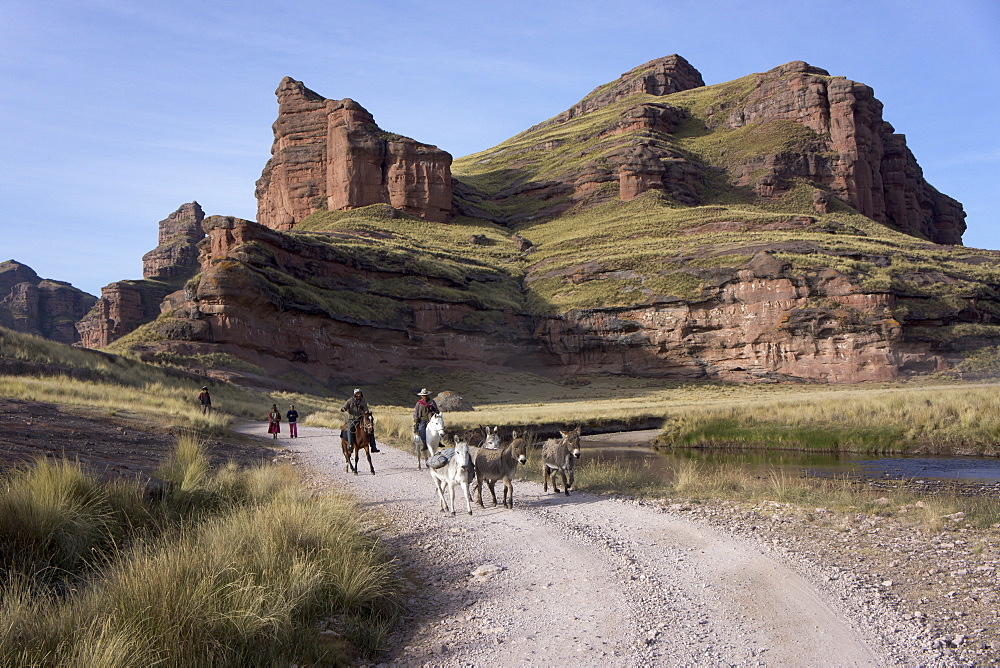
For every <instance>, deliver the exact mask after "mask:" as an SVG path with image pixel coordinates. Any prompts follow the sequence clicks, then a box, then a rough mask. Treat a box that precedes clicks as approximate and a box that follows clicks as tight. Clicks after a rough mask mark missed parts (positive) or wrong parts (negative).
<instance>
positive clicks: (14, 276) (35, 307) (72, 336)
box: [0, 260, 97, 344]
mask: <svg viewBox="0 0 1000 668" xmlns="http://www.w3.org/2000/svg"><path fill="white" fill-rule="evenodd" d="M96 300H97V297H94V296H93V295H90V294H87V293H86V292H83V291H82V290H79V289H77V288H74V287H73V286H72V285H70V284H69V283H65V282H63V281H53V280H48V279H43V278H40V277H39V276H38V274H36V273H35V272H34V270H32V269H31V267H29V266H27V265H24V264H21V263H20V262H16V261H15V260H8V261H6V262H0V327H7V328H9V329H13V330H16V331H19V332H25V333H28V334H35V335H37V336H43V337H45V338H47V339H52V340H53V341H58V342H60V343H66V344H72V343H76V342H77V341H79V336H78V335H77V332H76V329H75V328H74V325H75V324H76V322H77V321H78V320H80V319H81V318H82V317H83V316H84V315H85V314H86V313H87V311H89V310H90V308H91V306H93V304H94V302H95V301H96Z"/></svg>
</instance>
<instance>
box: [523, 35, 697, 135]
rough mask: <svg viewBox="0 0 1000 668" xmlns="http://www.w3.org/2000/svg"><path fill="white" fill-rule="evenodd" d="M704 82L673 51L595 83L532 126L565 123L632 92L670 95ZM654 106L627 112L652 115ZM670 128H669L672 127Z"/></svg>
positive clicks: (633, 93) (630, 94)
mask: <svg viewBox="0 0 1000 668" xmlns="http://www.w3.org/2000/svg"><path fill="white" fill-rule="evenodd" d="M704 85H705V82H704V80H703V79H702V78H701V72H699V71H698V70H696V69H695V68H694V67H692V66H691V63H689V62H688V61H687V60H685V59H684V58H683V57H681V56H678V55H677V54H676V53H675V54H673V55H671V56H665V57H663V58H657V59H655V60H651V61H649V62H648V63H645V64H643V65H639V66H638V67H634V68H632V69H631V70H629V71H628V72H626V73H625V74H623V75H621V77H619V78H618V80H617V81H613V82H611V83H608V84H604V85H603V86H598V87H597V88H595V89H594V90H593V91H591V92H590V94H589V95H587V97H585V98H583V99H582V100H580V101H579V102H577V103H576V104H574V105H573V106H572V107H570V108H569V109H567V110H566V111H564V112H562V113H561V114H559V115H558V116H556V117H555V118H552V119H549V120H548V121H545V122H544V123H541V124H539V125H536V126H535V127H533V128H531V129H532V130H534V129H536V128H542V127H547V126H549V125H556V124H559V123H564V122H565V121H568V120H570V119H573V118H576V117H577V116H581V115H583V114H586V113H588V112H591V111H595V110H597V109H601V108H602V107H605V106H607V105H609V104H614V103H615V102H618V101H619V100H622V99H625V98H627V97H631V96H633V95H670V94H671V93H679V92H681V91H684V90H690V89H692V88H698V87H700V86H704ZM654 108H655V105H651V106H650V108H649V109H642V110H640V111H638V113H637V112H635V111H630V112H629V115H633V116H654V117H655V116H656V115H659V112H656V111H654V113H653V114H649V113H648V112H649V111H651V110H653V109H654ZM649 125H654V126H655V125H656V123H655V122H654V123H651V124H649ZM669 131H671V132H672V130H669Z"/></svg>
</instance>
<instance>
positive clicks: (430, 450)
mask: <svg viewBox="0 0 1000 668" xmlns="http://www.w3.org/2000/svg"><path fill="white" fill-rule="evenodd" d="M442 436H444V416H443V415H441V414H440V413H435V414H434V415H432V416H431V419H430V420H428V421H427V443H426V444H424V443H423V442H422V441H421V440H420V434H418V433H416V432H414V433H413V452H414V453H416V455H417V470H418V471H419V470H420V460H421V458H423V460H424V462H425V463H426V462H427V458H428V457H433V456H434V453H436V452H437V449H438V446H439V445H441V437H442Z"/></svg>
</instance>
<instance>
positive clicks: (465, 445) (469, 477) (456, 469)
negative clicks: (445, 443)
mask: <svg viewBox="0 0 1000 668" xmlns="http://www.w3.org/2000/svg"><path fill="white" fill-rule="evenodd" d="M427 470H428V471H430V472H431V478H432V479H433V480H434V485H435V487H436V488H437V493H438V500H439V501H440V502H441V512H442V513H445V512H448V510H449V507H448V502H447V500H446V499H445V495H444V493H445V489H447V490H448V491H449V492H450V493H451V514H452V515H454V514H455V487H456V486H457V487H461V488H462V496H464V497H465V505H466V507H467V508H468V510H469V514H470V515H471V514H472V498H471V497H472V493H471V491H470V489H469V486H470V485H471V484H472V481H473V479H474V478H475V477H476V467H475V464H473V463H472V455H471V453H470V452H469V442H468V441H467V440H465V439H461V440H460V439H455V454H454V455H452V457H451V459H449V460H448V463H447V464H446V465H445V466H442V467H441V468H439V469H431V468H429V469H427Z"/></svg>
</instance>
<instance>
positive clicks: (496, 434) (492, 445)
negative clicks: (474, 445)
mask: <svg viewBox="0 0 1000 668" xmlns="http://www.w3.org/2000/svg"><path fill="white" fill-rule="evenodd" d="M482 447H484V448H486V449H487V450H499V449H500V427H493V429H492V430H491V429H490V428H489V427H486V438H484V439H483V446H482Z"/></svg>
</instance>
